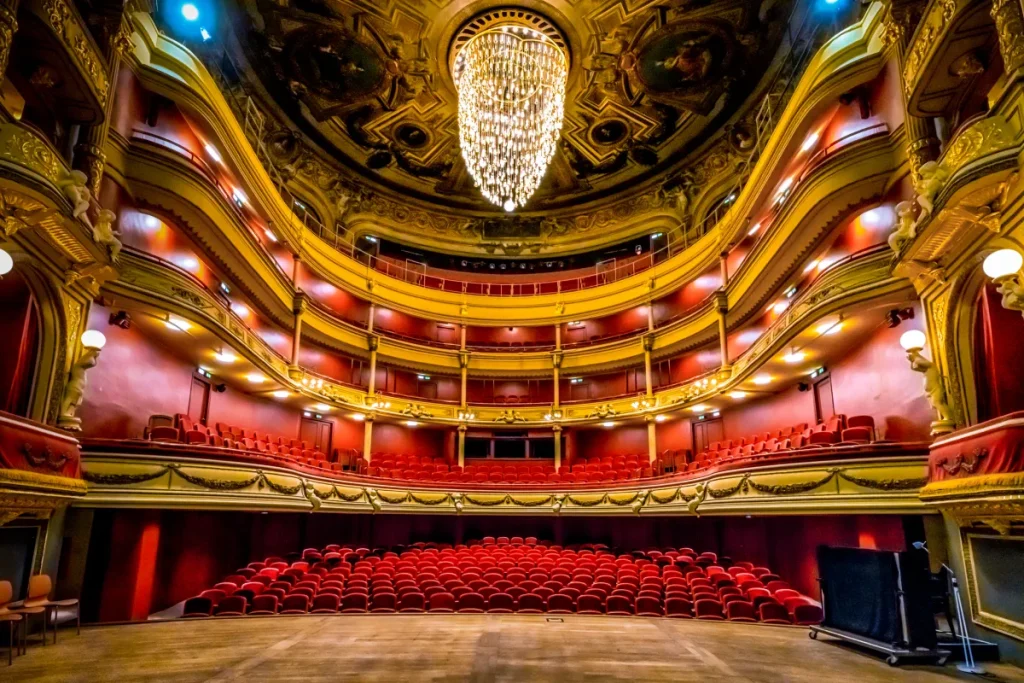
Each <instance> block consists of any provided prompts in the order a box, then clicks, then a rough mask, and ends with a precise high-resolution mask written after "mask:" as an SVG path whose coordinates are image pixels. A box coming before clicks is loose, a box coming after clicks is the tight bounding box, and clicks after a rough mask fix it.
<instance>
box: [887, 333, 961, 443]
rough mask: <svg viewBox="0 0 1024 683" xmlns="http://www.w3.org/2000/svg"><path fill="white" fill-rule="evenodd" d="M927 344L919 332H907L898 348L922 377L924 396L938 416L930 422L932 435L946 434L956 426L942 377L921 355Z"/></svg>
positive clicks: (922, 334)
mask: <svg viewBox="0 0 1024 683" xmlns="http://www.w3.org/2000/svg"><path fill="white" fill-rule="evenodd" d="M927 342H928V339H927V338H926V337H925V335H924V332H922V331H921V330H908V331H907V332H904V333H903V336H901V337H900V346H902V347H903V350H904V351H906V352H907V360H908V361H910V369H911V370H913V371H914V372H920V373H921V374H922V375H923V376H924V394H925V396H927V397H928V402H929V403H931V405H932V408H933V409H934V410H935V412H936V413H937V415H938V419H937V420H935V421H934V422H932V435H933V436H934V435H937V434H948V433H949V432H951V431H953V429H954V428H955V427H956V424H955V423H954V421H953V412H952V411H951V410H950V408H949V403H948V402H947V401H946V385H945V382H944V380H943V377H942V375H941V374H940V373H939V369H938V368H937V367H935V363H933V362H932V361H930V360H928V359H927V358H925V357H924V355H923V354H922V352H923V351H924V347H925V345H926V344H927Z"/></svg>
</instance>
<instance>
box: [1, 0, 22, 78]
mask: <svg viewBox="0 0 1024 683" xmlns="http://www.w3.org/2000/svg"><path fill="white" fill-rule="evenodd" d="M17 16H18V0H0V82H2V81H3V79H4V77H5V76H6V74H7V61H8V60H9V59H10V58H11V45H12V44H13V43H14V34H15V33H17V32H18V20H17Z"/></svg>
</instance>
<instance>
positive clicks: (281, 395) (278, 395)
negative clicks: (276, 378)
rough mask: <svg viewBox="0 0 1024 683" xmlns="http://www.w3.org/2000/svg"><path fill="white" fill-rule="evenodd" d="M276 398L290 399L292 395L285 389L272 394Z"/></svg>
mask: <svg viewBox="0 0 1024 683" xmlns="http://www.w3.org/2000/svg"><path fill="white" fill-rule="evenodd" d="M270 395H271V396H273V397H274V398H288V397H289V396H290V395H291V394H290V393H289V392H288V391H287V390H285V389H278V390H277V391H274V392H271V394H270Z"/></svg>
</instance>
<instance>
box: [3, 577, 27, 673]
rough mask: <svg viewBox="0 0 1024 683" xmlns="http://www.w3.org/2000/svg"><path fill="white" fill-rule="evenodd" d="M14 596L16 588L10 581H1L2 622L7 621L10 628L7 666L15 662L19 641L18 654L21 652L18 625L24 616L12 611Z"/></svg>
mask: <svg viewBox="0 0 1024 683" xmlns="http://www.w3.org/2000/svg"><path fill="white" fill-rule="evenodd" d="M12 597H14V588H13V586H11V582H10V581H0V622H6V623H7V629H8V639H9V640H8V649H7V666H10V665H11V664H13V663H14V645H15V643H19V650H18V654H21V649H20V642H21V641H20V639H19V637H18V627H19V626H20V625H21V622H22V621H23V618H22V616H21V615H20V614H17V613H16V612H12V611H11V610H10V608H9V607H8V605H9V604H10V602H11V598H12Z"/></svg>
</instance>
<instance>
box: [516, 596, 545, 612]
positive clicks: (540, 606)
mask: <svg viewBox="0 0 1024 683" xmlns="http://www.w3.org/2000/svg"><path fill="white" fill-rule="evenodd" d="M542 612H544V598H543V597H542V596H540V595H538V594H536V593H526V594H525V595H521V596H519V613H520V614H541V613H542Z"/></svg>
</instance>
